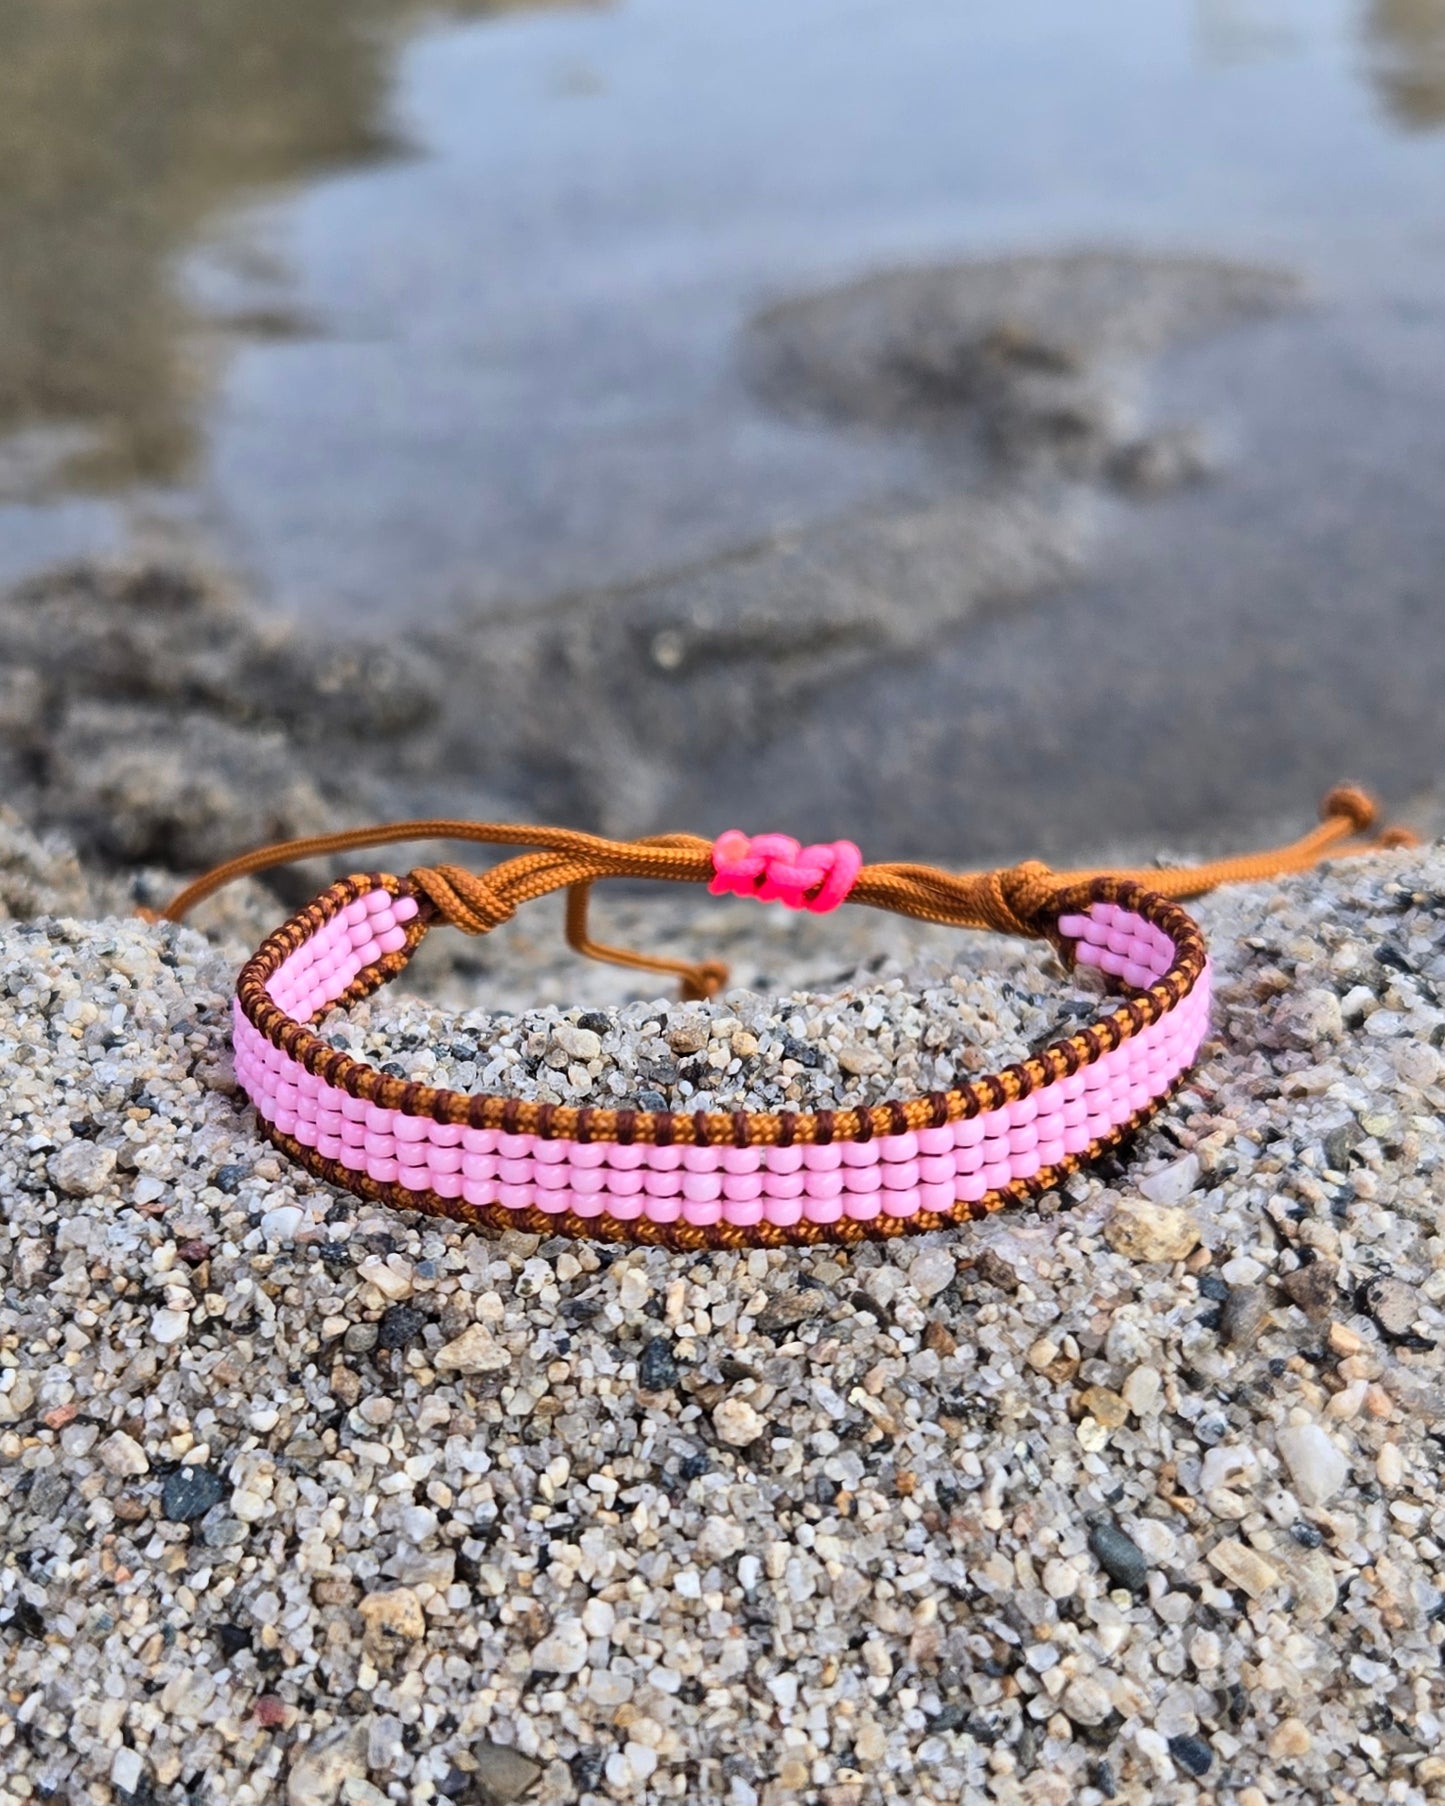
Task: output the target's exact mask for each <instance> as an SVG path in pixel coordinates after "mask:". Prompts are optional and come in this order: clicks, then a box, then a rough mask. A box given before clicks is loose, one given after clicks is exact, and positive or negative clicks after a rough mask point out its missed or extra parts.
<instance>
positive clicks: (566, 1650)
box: [532, 1618, 587, 1674]
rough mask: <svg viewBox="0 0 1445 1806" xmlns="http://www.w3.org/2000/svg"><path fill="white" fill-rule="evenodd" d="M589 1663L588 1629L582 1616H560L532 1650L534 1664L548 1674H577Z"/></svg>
mask: <svg viewBox="0 0 1445 1806" xmlns="http://www.w3.org/2000/svg"><path fill="white" fill-rule="evenodd" d="M586 1665H587V1629H586V1626H585V1625H584V1624H583V1623H582V1621H581V1619H580V1618H560V1619H558V1621H557V1622H556V1623H555V1624H554V1625H553V1626H552V1629H551V1631H550V1632H549V1633H548V1634H547V1635H546V1636H545V1637H543V1638H542V1640H541V1642H540V1643H538V1644H537V1646H536V1648H535V1649H533V1651H532V1666H533V1667H534V1668H537V1669H540V1670H541V1671H542V1672H544V1673H546V1674H576V1673H577V1672H578V1670H579V1669H582V1668H585V1667H586Z"/></svg>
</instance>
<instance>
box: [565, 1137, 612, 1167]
mask: <svg viewBox="0 0 1445 1806" xmlns="http://www.w3.org/2000/svg"><path fill="white" fill-rule="evenodd" d="M567 1147H568V1149H569V1150H570V1161H569V1164H570V1165H571V1167H572V1170H573V1172H574V1173H575V1172H586V1171H587V1170H588V1169H589V1168H591V1167H597V1166H605V1165H606V1164H607V1143H606V1142H605V1141H570V1142H568V1143H567Z"/></svg>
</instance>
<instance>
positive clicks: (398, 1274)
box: [356, 1254, 412, 1304]
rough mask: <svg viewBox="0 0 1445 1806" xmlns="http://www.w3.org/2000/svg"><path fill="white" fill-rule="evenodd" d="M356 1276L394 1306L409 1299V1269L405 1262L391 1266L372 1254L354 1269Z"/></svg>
mask: <svg viewBox="0 0 1445 1806" xmlns="http://www.w3.org/2000/svg"><path fill="white" fill-rule="evenodd" d="M356 1271H357V1274H358V1275H359V1276H360V1277H361V1278H362V1279H365V1280H368V1281H369V1282H370V1283H371V1284H372V1285H374V1286H375V1287H376V1289H377V1291H378V1292H380V1293H381V1295H382V1297H383V1298H386V1299H388V1300H390V1302H391V1303H393V1304H395V1303H396V1302H397V1301H398V1300H399V1299H402V1298H410V1297H411V1294H412V1274H411V1269H410V1267H408V1266H407V1265H406V1263H405V1262H402V1263H400V1264H399V1265H397V1266H392V1265H391V1263H390V1262H389V1261H384V1260H382V1259H380V1257H379V1256H377V1255H375V1254H373V1255H371V1256H370V1257H369V1258H368V1259H367V1260H364V1261H362V1263H361V1264H360V1266H359V1267H358V1268H357V1269H356Z"/></svg>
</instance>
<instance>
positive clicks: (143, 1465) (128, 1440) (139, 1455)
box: [97, 1430, 151, 1479]
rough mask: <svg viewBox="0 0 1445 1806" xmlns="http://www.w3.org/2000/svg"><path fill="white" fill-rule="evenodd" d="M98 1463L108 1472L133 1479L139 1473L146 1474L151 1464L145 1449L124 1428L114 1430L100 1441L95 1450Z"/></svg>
mask: <svg viewBox="0 0 1445 1806" xmlns="http://www.w3.org/2000/svg"><path fill="white" fill-rule="evenodd" d="M97 1452H98V1454H99V1456H100V1465H101V1466H102V1467H103V1468H104V1469H105V1471H106V1472H107V1473H108V1474H115V1475H117V1476H119V1477H120V1478H122V1479H134V1478H135V1477H136V1476H137V1475H139V1474H148V1473H149V1472H150V1468H151V1464H150V1461H149V1460H148V1459H147V1456H146V1452H145V1450H144V1449H143V1448H142V1447H141V1445H140V1444H139V1443H138V1442H137V1441H136V1440H135V1439H134V1437H131V1436H127V1435H126V1433H125V1431H124V1430H115V1431H113V1432H112V1433H111V1434H110V1435H109V1436H107V1437H106V1439H105V1441H104V1442H103V1443H101V1445H100V1448H99V1450H98V1451H97Z"/></svg>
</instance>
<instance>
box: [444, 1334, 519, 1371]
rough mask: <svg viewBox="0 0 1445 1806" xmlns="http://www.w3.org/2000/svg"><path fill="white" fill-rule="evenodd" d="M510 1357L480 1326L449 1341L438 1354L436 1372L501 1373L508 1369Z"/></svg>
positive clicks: (492, 1336) (493, 1337)
mask: <svg viewBox="0 0 1445 1806" xmlns="http://www.w3.org/2000/svg"><path fill="white" fill-rule="evenodd" d="M511 1364H512V1357H511V1356H510V1355H509V1354H508V1353H507V1351H506V1349H505V1348H503V1347H502V1345H501V1343H500V1342H498V1340H497V1338H496V1337H495V1336H494V1335H493V1334H492V1332H491V1331H490V1330H489V1329H487V1328H486V1327H485V1326H484V1325H482V1324H480V1323H474V1324H472V1326H471V1328H470V1329H464V1330H463V1331H462V1333H461V1334H460V1335H459V1336H458V1337H457V1338H456V1340H455V1341H454V1342H448V1343H447V1345H446V1347H445V1348H443V1349H442V1350H441V1351H440V1352H439V1353H438V1355H437V1358H436V1365H437V1371H438V1372H439V1373H500V1372H501V1370H502V1368H504V1367H510V1366H511Z"/></svg>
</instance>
